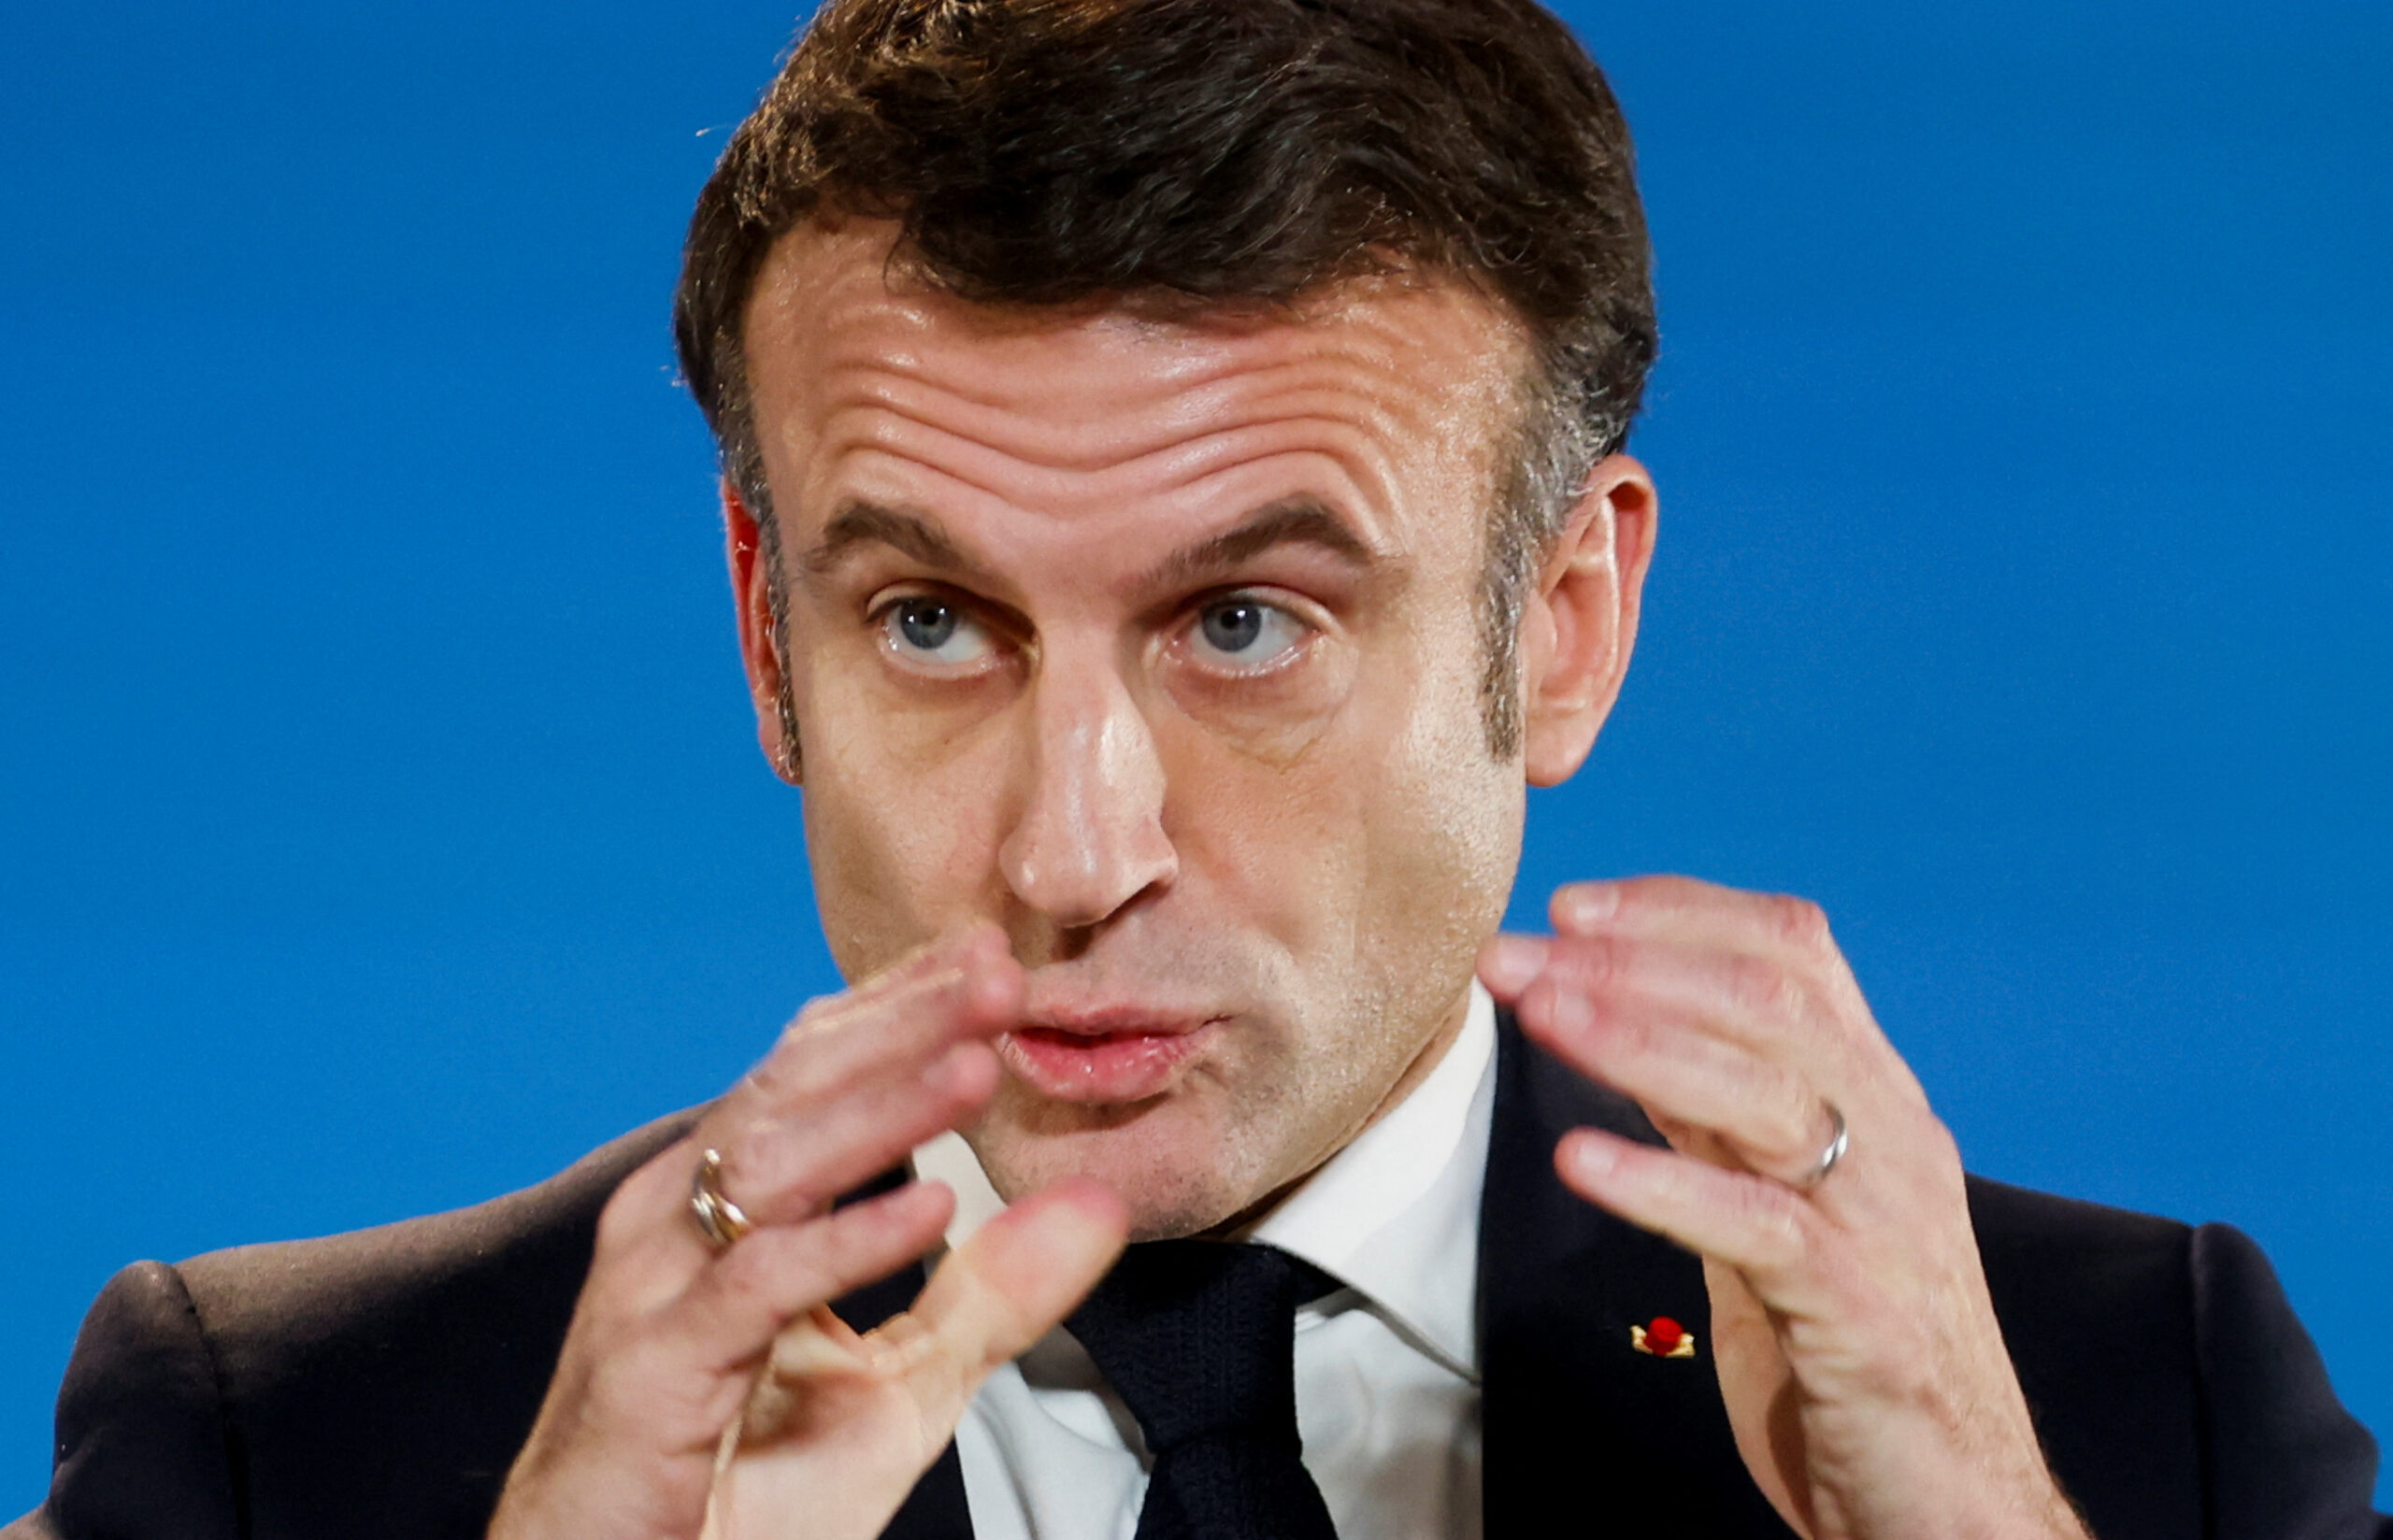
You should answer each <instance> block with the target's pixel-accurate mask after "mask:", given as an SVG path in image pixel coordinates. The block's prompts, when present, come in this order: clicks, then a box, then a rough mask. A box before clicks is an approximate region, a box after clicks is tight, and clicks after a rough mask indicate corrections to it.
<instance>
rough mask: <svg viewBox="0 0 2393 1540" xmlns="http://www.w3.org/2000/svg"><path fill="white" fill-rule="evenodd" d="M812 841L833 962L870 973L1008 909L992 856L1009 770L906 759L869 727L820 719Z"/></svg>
mask: <svg viewBox="0 0 2393 1540" xmlns="http://www.w3.org/2000/svg"><path fill="white" fill-rule="evenodd" d="M816 720H817V722H818V723H820V724H822V731H821V732H820V734H818V735H819V736H821V737H822V738H824V740H825V741H824V749H825V752H824V753H823V754H821V755H819V756H818V755H815V754H813V753H811V752H810V754H809V758H808V762H807V780H806V789H805V798H806V833H807V847H808V855H809V858H810V864H811V865H812V868H813V872H814V880H815V887H816V900H817V903H818V905H820V906H821V908H822V910H823V916H824V933H825V935H826V937H827V938H828V939H829V941H830V943H831V949H832V954H833V956H834V957H835V958H836V959H837V960H838V962H839V965H840V969H841V971H842V972H843V973H846V974H847V975H848V976H849V977H859V975H858V973H857V972H856V970H857V969H858V968H861V969H862V970H863V971H864V972H867V973H868V972H870V971H872V970H873V969H875V968H878V967H879V966H881V964H883V963H885V962H888V961H889V960H890V959H892V958H895V957H896V956H899V955H901V954H903V953H904V952H906V951H908V950H910V949H911V948H914V947H916V946H918V945H920V944H921V943H923V942H924V941H926V940H928V939H930V938H931V937H932V936H934V935H936V934H939V933H940V932H941V931H943V930H946V929H948V928H950V927H952V926H953V925H954V924H956V923H958V922H960V921H962V920H971V919H982V918H990V917H993V916H995V915H996V914H998V913H1000V912H1001V911H1002V909H1003V906H1004V899H1003V893H1002V891H1001V887H1002V883H1001V879H1000V878H999V877H998V875H997V871H996V848H997V843H998V840H999V838H1000V833H999V830H998V812H999V808H998V799H999V798H1000V797H1001V795H1002V794H1003V793H1002V789H1003V787H1004V785H1005V779H1004V768H1003V766H1002V765H995V764H983V763H976V762H975V756H972V755H969V754H965V753H960V752H954V751H953V749H954V748H955V746H951V752H950V753H948V754H947V755H945V756H944V757H942V756H940V755H938V754H930V753H923V752H920V751H919V750H917V751H914V752H907V751H905V749H907V746H906V745H905V744H904V743H903V741H902V735H900V741H898V742H896V743H894V744H893V742H892V741H891V738H890V736H888V735H885V734H882V733H881V731H879V729H878V728H877V727H876V726H875V725H874V724H872V723H870V722H868V721H865V720H844V721H843V720H839V719H838V718H837V717H818V718H817V719H816Z"/></svg>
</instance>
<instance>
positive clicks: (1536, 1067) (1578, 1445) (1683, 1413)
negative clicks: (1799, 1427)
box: [1479, 1012, 1791, 1540]
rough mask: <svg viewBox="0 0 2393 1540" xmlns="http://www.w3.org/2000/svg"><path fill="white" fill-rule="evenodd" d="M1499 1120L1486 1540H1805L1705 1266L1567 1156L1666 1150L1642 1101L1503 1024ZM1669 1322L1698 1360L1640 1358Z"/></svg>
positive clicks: (1489, 1211) (1482, 1305) (1485, 1299)
mask: <svg viewBox="0 0 2393 1540" xmlns="http://www.w3.org/2000/svg"><path fill="white" fill-rule="evenodd" d="M1496 1066H1497V1069H1496V1073H1497V1088H1496V1108H1495V1116H1494V1119H1493V1124H1494V1126H1493V1132H1492V1134H1491V1135H1490V1138H1489V1142H1488V1149H1487V1185H1486V1189H1485V1191H1484V1193H1483V1198H1482V1201H1481V1205H1480V1218H1479V1224H1480V1238H1479V1317H1480V1326H1479V1333H1480V1355H1481V1368H1482V1371H1483V1375H1484V1389H1483V1404H1482V1411H1483V1419H1484V1422H1483V1436H1484V1441H1485V1442H1484V1446H1483V1447H1484V1450H1485V1453H1484V1456H1483V1459H1484V1482H1485V1486H1484V1496H1483V1500H1482V1501H1483V1513H1484V1517H1485V1520H1486V1534H1487V1540H1516V1537H1522V1536H1528V1535H1542V1534H1545V1533H1551V1532H1552V1529H1553V1525H1554V1518H1553V1516H1554V1515H1555V1514H1590V1515H1591V1516H1592V1515H1600V1516H1601V1519H1602V1520H1603V1522H1604V1526H1605V1528H1606V1529H1608V1530H1610V1531H1612V1532H1614V1533H1622V1534H1634V1535H1654V1536H1665V1535H1680V1534H1684V1535H1703V1536H1707V1537H1712V1536H1752V1537H1754V1540H1762V1537H1770V1540H1786V1537H1787V1536H1789V1535H1790V1534H1791V1532H1790V1531H1789V1530H1788V1529H1787V1528H1786V1526H1785V1524H1784V1522H1783V1521H1782V1520H1781V1519H1779V1517H1778V1515H1777V1513H1776V1511H1775V1510H1773V1509H1772V1508H1771V1507H1770V1503H1769V1500H1768V1499H1767V1498H1765V1497H1763V1496H1762V1494H1761V1491H1760V1489H1758V1488H1757V1487H1755V1485H1754V1483H1753V1479H1752V1477H1751V1476H1749V1475H1748V1474H1747V1473H1746V1470H1745V1465H1744V1462H1743V1461H1742V1460H1741V1458H1740V1457H1739V1455H1738V1453H1737V1447H1736V1440H1735V1436H1734V1435H1733V1434H1732V1433H1730V1431H1729V1427H1728V1416H1727V1408H1726V1407H1725V1406H1724V1405H1722V1403H1721V1399H1720V1383H1719V1380H1718V1378H1717V1376H1716V1375H1715V1372H1714V1370H1713V1367H1712V1352H1711V1328H1712V1320H1711V1317H1712V1310H1711V1305H1710V1301H1709V1299H1708V1297H1707V1295H1706V1293H1705V1290H1704V1286H1703V1267H1702V1263H1701V1262H1700V1261H1699V1260H1698V1259H1697V1258H1696V1257H1695V1256H1694V1255H1693V1254H1692V1253H1690V1252H1687V1251H1684V1250H1682V1249H1681V1248H1679V1247H1677V1246H1676V1245H1674V1244H1673V1243H1671V1242H1669V1241H1666V1240H1663V1239H1661V1238H1660V1237H1658V1236H1655V1235H1652V1234H1649V1233H1646V1232H1644V1231H1641V1230H1639V1229H1637V1228H1636V1227H1635V1226H1633V1225H1630V1224H1627V1223H1626V1222H1624V1221H1622V1220H1620V1219H1614V1218H1612V1216H1611V1215H1609V1214H1606V1213H1604V1212H1603V1211H1602V1210H1600V1209H1598V1208H1596V1207H1594V1206H1593V1205H1589V1204H1587V1203H1586V1202H1584V1201H1583V1200H1582V1199H1580V1198H1578V1197H1576V1196H1574V1195H1573V1194H1571V1193H1570V1191H1569V1190H1568V1189H1566V1188H1564V1187H1563V1185H1562V1182H1561V1179H1560V1178H1559V1177H1557V1176H1555V1172H1554V1146H1555V1141H1556V1140H1558V1139H1559V1138H1560V1137H1561V1136H1562V1135H1563V1134H1565V1133H1566V1132H1568V1131H1569V1130H1570V1129H1572V1128H1576V1127H1583V1126H1594V1127H1597V1128H1602V1129H1607V1130H1609V1131H1611V1132H1612V1133H1615V1134H1622V1135H1624V1136H1626V1137H1628V1138H1633V1139H1638V1140H1641V1141H1642V1142H1644V1143H1648V1144H1658V1143H1660V1142H1661V1138H1660V1135H1659V1134H1655V1132H1654V1127H1653V1125H1652V1124H1651V1123H1650V1122H1648V1121H1647V1120H1646V1119H1645V1116H1644V1114H1643V1113H1641V1112H1640V1111H1639V1110H1638V1109H1637V1107H1636V1105H1634V1104H1633V1103H1631V1102H1629V1101H1628V1100H1627V1099H1626V1098H1625V1097H1622V1096H1620V1095H1618V1094H1616V1093H1614V1092H1612V1091H1604V1090H1601V1089H1599V1088H1598V1087H1596V1086H1594V1085H1591V1084H1589V1083H1588V1082H1587V1081H1586V1080H1584V1079H1583V1078H1582V1077H1579V1076H1578V1075H1577V1074H1575V1073H1574V1072H1572V1071H1570V1070H1569V1069H1567V1068H1565V1067H1564V1066H1563V1065H1561V1064H1559V1063H1557V1062H1555V1061H1554V1060H1553V1059H1551V1058H1549V1057H1547V1056H1546V1055H1545V1054H1544V1053H1543V1052H1542V1051H1540V1050H1539V1049H1538V1048H1534V1047H1532V1046H1531V1045H1530V1044H1529V1043H1528V1041H1527V1040H1526V1038H1524V1037H1523V1036H1522V1035H1521V1034H1520V1030H1519V1028H1518V1027H1517V1026H1516V1025H1515V1024H1514V1023H1513V1021H1512V1015H1511V1013H1510V1012H1504V1013H1502V1014H1500V1015H1499V1017H1498V1019H1497V1057H1496ZM1656 1316H1669V1317H1670V1318H1671V1319H1674V1320H1677V1321H1678V1322H1680V1323H1681V1324H1682V1325H1684V1327H1685V1328H1686V1329H1687V1330H1688V1331H1689V1332H1691V1333H1694V1336H1695V1340H1696V1345H1697V1349H1698V1351H1697V1355H1696V1356H1695V1357H1694V1358H1692V1359H1670V1358H1657V1357H1653V1356H1651V1355H1648V1354H1644V1353H1640V1352H1637V1351H1636V1350H1635V1349H1634V1348H1633V1347H1631V1346H1630V1333H1629V1328H1630V1327H1631V1326H1632V1325H1634V1326H1642V1325H1644V1324H1646V1323H1647V1322H1649V1321H1651V1320H1652V1319H1654V1318H1655V1317H1656Z"/></svg>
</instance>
